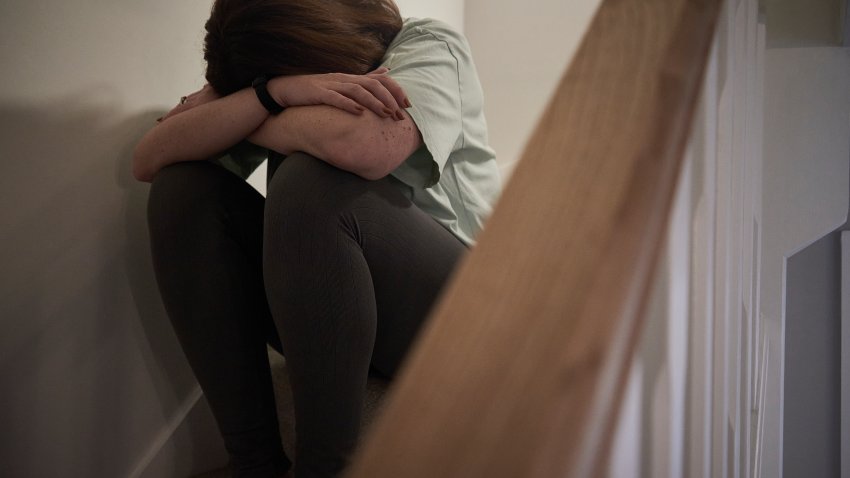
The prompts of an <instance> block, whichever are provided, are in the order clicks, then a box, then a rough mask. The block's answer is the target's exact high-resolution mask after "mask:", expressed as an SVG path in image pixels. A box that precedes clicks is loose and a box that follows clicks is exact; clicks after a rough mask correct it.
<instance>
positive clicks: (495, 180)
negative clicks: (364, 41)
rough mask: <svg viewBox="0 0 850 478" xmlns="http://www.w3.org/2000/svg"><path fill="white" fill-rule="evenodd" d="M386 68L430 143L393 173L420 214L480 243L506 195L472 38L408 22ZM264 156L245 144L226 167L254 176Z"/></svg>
mask: <svg viewBox="0 0 850 478" xmlns="http://www.w3.org/2000/svg"><path fill="white" fill-rule="evenodd" d="M382 65H383V66H386V67H387V68H389V69H390V72H389V75H390V76H392V78H393V79H394V80H396V81H397V82H398V83H399V85H401V87H402V88H403V89H404V92H405V93H406V94H407V97H408V98H409V99H410V103H411V104H412V106H411V107H410V108H408V109H407V112H408V113H409V114H410V116H411V117H412V118H413V121H414V122H415V123H416V126H417V127H418V128H419V131H420V133H422V141H423V145H422V147H420V148H419V149H418V150H416V151H415V152H414V153H413V154H412V155H411V156H410V157H409V158H407V159H406V160H405V161H404V162H403V163H402V164H401V166H399V167H398V168H397V169H396V170H395V171H393V172H392V173H391V176H393V177H395V178H396V179H398V180H399V181H396V182H395V184H397V185H398V186H399V187H400V188H402V190H403V192H404V193H405V194H406V195H407V196H408V197H409V198H410V199H411V201H413V203H414V204H416V205H417V206H418V207H419V208H420V209H422V210H423V211H425V212H426V213H428V214H429V215H431V216H432V217H433V218H434V219H435V220H436V221H437V222H439V223H440V224H442V225H443V226H444V227H445V228H446V229H448V230H449V231H451V232H452V233H453V234H454V235H455V236H457V237H458V238H459V239H460V240H461V241H463V242H464V243H465V244H468V245H471V244H473V243H474V240H475V237H476V235H477V234H478V232H479V231H480V230H481V228H482V226H483V224H484V221H485V220H486V219H487V217H488V216H489V215H490V211H491V209H492V206H493V203H494V202H495V200H496V198H497V197H498V195H499V192H500V190H501V181H500V179H499V168H498V166H497V164H496V159H495V154H494V152H493V150H492V149H491V148H490V146H489V145H488V142H487V123H486V121H485V119H484V112H483V95H482V92H481V84H480V83H479V81H478V74H477V72H476V71H475V65H474V64H473V62H472V56H471V55H470V51H469V44H468V43H467V41H466V39H465V38H464V37H463V36H462V35H461V34H460V33H457V32H456V31H454V30H453V29H452V28H451V27H449V26H448V25H446V24H445V23H443V22H440V21H437V20H433V19H414V18H410V19H407V20H405V21H404V25H403V26H402V29H401V31H400V32H399V34H398V35H397V36H396V38H395V39H394V40H393V42H392V43H391V44H390V46H389V48H387V52H386V54H385V56H384V59H383V61H382ZM263 159H265V153H264V151H263V150H260V149H259V148H256V147H253V146H252V145H250V144H247V143H242V144H241V145H239V146H237V147H235V148H233V149H231V150H230V151H229V156H225V157H223V158H220V159H219V160H218V162H219V164H221V165H222V166H224V167H226V168H227V169H229V170H231V171H233V172H234V173H236V174H238V175H239V176H241V177H243V178H247V177H248V175H249V174H250V173H251V171H253V170H254V169H255V168H256V167H257V166H258V165H259V164H260V163H261V162H262V161H263Z"/></svg>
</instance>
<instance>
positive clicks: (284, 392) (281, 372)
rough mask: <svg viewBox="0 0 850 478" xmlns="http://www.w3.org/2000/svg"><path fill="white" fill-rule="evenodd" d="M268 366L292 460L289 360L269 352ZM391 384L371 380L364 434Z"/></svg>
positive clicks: (219, 474) (218, 476)
mask: <svg viewBox="0 0 850 478" xmlns="http://www.w3.org/2000/svg"><path fill="white" fill-rule="evenodd" d="M269 364H270V365H271V369H272V379H273V381H274V395H275V400H276V401H277V415H278V421H279V424H280V436H281V439H282V440H283V448H284V450H286V454H287V455H289V457H290V458H293V457H295V452H294V450H295V417H294V416H293V414H292V391H291V390H290V389H289V378H288V376H287V372H286V360H284V358H283V356H281V355H280V354H279V353H277V352H276V351H274V350H272V349H269ZM387 386H388V382H387V381H386V380H383V379H381V378H378V377H370V378H369V381H368V383H367V387H366V405H365V408H364V411H363V422H362V424H363V428H362V432H363V433H365V432H366V430H368V428H369V425H370V424H371V423H372V421H373V420H374V418H375V416H376V415H377V413H378V410H379V409H380V406H381V402H382V400H383V397H384V394H385V393H386V390H387ZM229 477H230V473H229V471H228V470H227V469H226V468H224V469H220V470H213V471H210V472H207V473H202V474H200V475H195V478H229Z"/></svg>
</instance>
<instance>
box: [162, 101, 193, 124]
mask: <svg viewBox="0 0 850 478" xmlns="http://www.w3.org/2000/svg"><path fill="white" fill-rule="evenodd" d="M187 109H189V107H188V105H187V104H186V103H180V104H178V105H177V106H175V107H174V108H171V111H169V112H168V113H166V114H165V115H163V117H162V121H165V120H167V119H168V118H171V117H172V116H174V115H177V114H180V113H182V112H184V111H186V110H187Z"/></svg>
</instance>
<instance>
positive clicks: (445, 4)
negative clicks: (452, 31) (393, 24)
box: [396, 0, 464, 31]
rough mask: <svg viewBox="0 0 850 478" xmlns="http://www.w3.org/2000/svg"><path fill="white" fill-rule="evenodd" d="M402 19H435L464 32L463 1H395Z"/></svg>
mask: <svg viewBox="0 0 850 478" xmlns="http://www.w3.org/2000/svg"><path fill="white" fill-rule="evenodd" d="M396 4H398V9H399V10H401V15H402V16H403V17H416V18H429V17H430V18H436V19H439V20H442V21H444V22H446V23H448V24H449V25H451V26H453V27H454V28H456V29H457V30H458V31H463V30H464V23H463V19H464V18H463V9H464V1H463V0H428V1H423V0H396Z"/></svg>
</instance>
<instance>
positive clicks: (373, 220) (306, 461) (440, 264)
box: [263, 154, 465, 478]
mask: <svg viewBox="0 0 850 478" xmlns="http://www.w3.org/2000/svg"><path fill="white" fill-rule="evenodd" d="M392 181H393V180H392V179H390V178H385V179H383V180H380V181H366V180H364V179H362V178H359V177H357V176H355V175H353V174H350V173H348V172H345V171H342V170H340V169H337V168H334V167H333V166H330V165H328V164H326V163H324V162H322V161H320V160H317V159H315V158H312V157H309V156H306V155H303V154H297V155H292V156H290V157H288V158H287V159H286V161H284V162H283V164H282V165H281V166H280V168H279V169H278V171H277V172H276V173H275V176H274V177H273V178H272V181H271V184H270V185H269V191H268V198H267V201H266V212H265V223H266V228H265V240H264V248H263V250H264V260H263V265H264V276H265V284H266V293H267V296H268V299H269V305H270V307H271V310H272V314H273V316H274V318H275V321H276V323H277V325H278V330H279V332H280V334H281V341H282V343H283V347H284V349H285V350H286V356H287V367H288V369H289V372H290V382H291V385H292V389H293V396H294V401H295V413H296V430H297V452H296V476H297V477H298V478H313V477H330V476H336V475H337V474H338V473H339V472H340V471H341V470H342V469H343V468H344V466H345V465H346V464H347V459H348V457H349V455H350V453H351V452H352V451H353V449H354V448H355V446H356V443H357V438H358V432H359V427H360V419H361V412H362V409H363V400H364V396H365V385H366V377H367V375H368V371H369V366H370V362H372V363H373V364H374V365H375V366H376V368H378V369H379V370H381V371H382V372H384V373H386V374H392V373H393V372H394V371H395V370H396V368H397V367H398V363H399V362H400V361H401V359H402V357H403V356H404V354H405V352H406V351H407V348H408V346H409V344H410V342H411V341H412V340H413V337H414V336H415V334H416V332H417V331H418V329H419V326H420V324H421V322H422V320H423V319H424V317H425V316H426V315H427V312H428V310H429V308H430V307H431V305H432V303H433V301H434V299H435V298H436V296H437V294H438V293H439V290H440V289H441V287H442V285H443V284H444V283H445V281H446V279H447V277H448V276H449V274H450V273H451V271H452V269H453V267H454V265H455V263H456V261H457V259H458V258H459V257H460V255H461V254H462V253H463V251H464V250H465V247H464V246H463V244H462V243H461V242H460V241H458V240H457V239H456V238H455V237H454V236H453V235H452V234H451V233H449V232H448V231H447V230H446V229H444V228H443V227H442V226H440V225H439V224H437V223H436V222H435V221H434V220H433V219H432V218H431V217H430V216H428V215H427V214H425V213H424V212H422V211H421V210H419V209H418V208H417V207H416V206H414V205H413V204H412V203H411V202H410V201H409V200H408V199H407V198H406V197H405V196H404V195H403V194H402V193H401V191H400V189H399V188H398V187H397V186H396V185H395V184H392ZM373 351H374V354H373Z"/></svg>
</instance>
